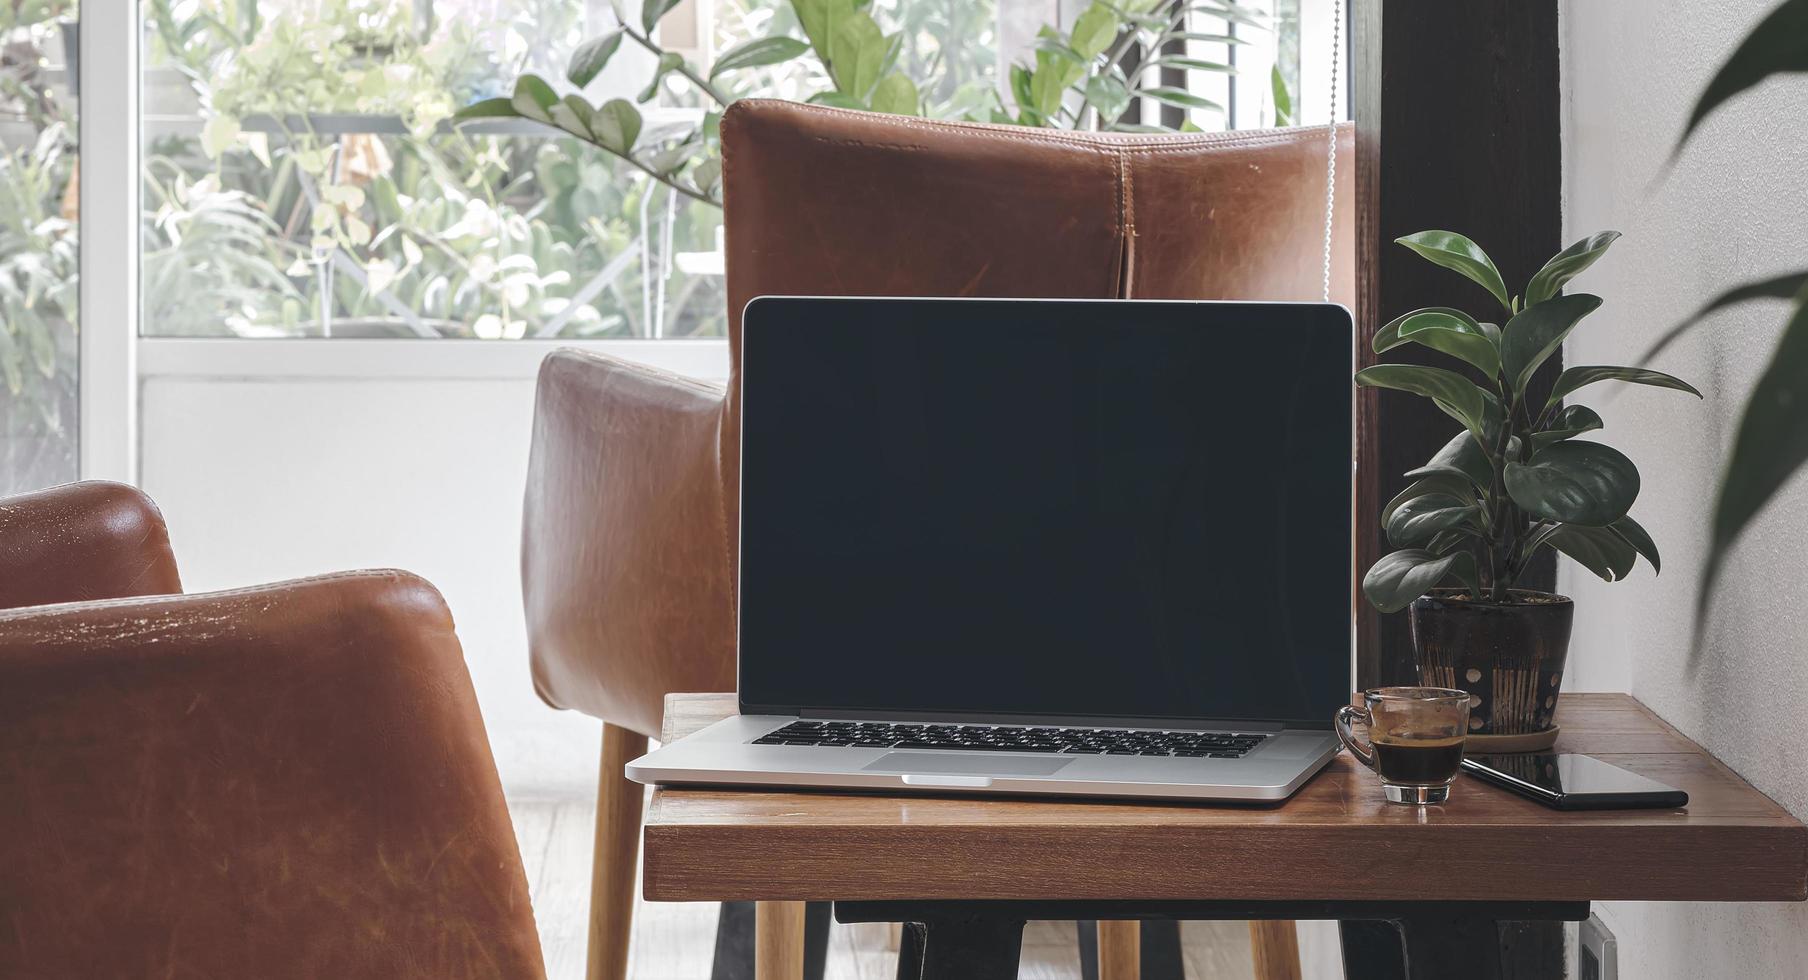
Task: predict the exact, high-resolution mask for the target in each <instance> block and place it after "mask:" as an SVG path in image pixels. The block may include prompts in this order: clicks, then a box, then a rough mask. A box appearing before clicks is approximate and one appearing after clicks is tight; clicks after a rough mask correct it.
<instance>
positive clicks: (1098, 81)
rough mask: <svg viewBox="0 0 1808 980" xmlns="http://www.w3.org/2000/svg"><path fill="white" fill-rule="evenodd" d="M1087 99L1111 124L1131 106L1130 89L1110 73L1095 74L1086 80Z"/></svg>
mask: <svg viewBox="0 0 1808 980" xmlns="http://www.w3.org/2000/svg"><path fill="white" fill-rule="evenodd" d="M1086 101H1087V103H1089V104H1090V105H1091V106H1092V107H1093V108H1094V109H1097V110H1098V113H1099V118H1100V119H1102V120H1104V121H1105V122H1106V123H1108V124H1109V123H1112V122H1115V121H1116V120H1117V117H1119V116H1121V115H1123V114H1124V110H1125V109H1128V108H1130V90H1129V89H1128V88H1125V87H1124V83H1123V82H1121V81H1119V80H1118V79H1116V78H1114V77H1112V76H1110V75H1094V76H1092V77H1091V78H1088V79H1087V80H1086Z"/></svg>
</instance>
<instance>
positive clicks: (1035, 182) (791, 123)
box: [722, 99, 1355, 527]
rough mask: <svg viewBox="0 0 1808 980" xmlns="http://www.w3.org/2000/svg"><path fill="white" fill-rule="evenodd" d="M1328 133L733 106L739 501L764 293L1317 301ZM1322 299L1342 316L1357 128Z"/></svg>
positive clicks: (726, 157) (731, 246)
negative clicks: (745, 376) (1149, 131)
mask: <svg viewBox="0 0 1808 980" xmlns="http://www.w3.org/2000/svg"><path fill="white" fill-rule="evenodd" d="M1329 135H1330V134H1329V133H1327V131H1326V130H1325V128H1324V127H1316V128H1300V129H1282V130H1259V131H1245V132H1232V133H1211V134H1198V133H1195V134H1180V133H1176V134H1169V135H1148V136H1142V135H1134V136H1132V135H1119V134H1099V133H1076V132H1066V131H1056V130H1038V129H1024V128H1020V127H1013V126H992V125H983V124H977V123H957V122H941V121H933V120H925V119H912V118H906V117H900V116H888V115H881V114H878V113H868V112H852V111H848V110H844V109H835V108H830V107H825V106H811V105H801V104H798V103H794V102H781V101H775V100H765V99H744V100H742V101H740V102H736V103H735V104H734V105H732V106H730V107H729V109H728V111H727V113H725V114H724V115H723V117H722V159H723V165H722V175H723V186H724V194H725V203H726V208H727V232H726V237H727V252H728V315H729V342H730V346H731V349H732V354H733V371H734V373H733V374H731V376H730V378H729V390H728V404H727V412H726V417H725V420H724V421H725V424H724V425H723V444H722V456H723V471H724V474H725V478H726V479H727V480H728V481H729V486H728V505H729V510H730V518H731V523H730V526H731V527H732V526H735V525H734V524H733V519H734V517H735V515H736V506H737V502H738V496H737V494H736V493H735V492H734V481H735V480H736V476H737V474H738V473H739V466H738V461H739V448H740V425H739V401H740V400H739V391H738V384H739V368H740V350H741V347H740V341H741V337H740V330H741V311H742V309H743V308H744V307H745V306H746V304H747V302H748V301H749V300H751V299H753V298H754V297H755V296H760V295H802V296H987V297H1051V298H1069V297H1078V298H1094V299H1106V298H1134V299H1252V300H1319V299H1321V298H1323V296H1324V269H1325V203H1326V194H1325V191H1326V186H1325V184H1326V180H1325V177H1326V163H1327V158H1328V156H1329V153H1328V150H1329V147H1328V146H1327V140H1328V137H1329ZM1337 138H1338V161H1337V162H1338V166H1337V183H1338V187H1337V194H1336V201H1337V206H1336V215H1335V218H1336V220H1335V221H1334V223H1333V229H1332V231H1333V242H1332V249H1331V299H1332V300H1334V301H1336V302H1341V303H1343V304H1345V305H1346V306H1353V305H1354V281H1355V276H1354V244H1353V243H1354V242H1355V233H1354V231H1355V229H1354V226H1353V217H1354V214H1355V209H1354V207H1353V206H1352V201H1351V194H1352V187H1353V181H1352V179H1351V177H1352V174H1353V171H1354V169H1355V167H1354V166H1353V162H1354V161H1353V153H1354V130H1353V129H1352V128H1351V127H1349V126H1348V125H1345V126H1342V127H1339V131H1338V133H1337Z"/></svg>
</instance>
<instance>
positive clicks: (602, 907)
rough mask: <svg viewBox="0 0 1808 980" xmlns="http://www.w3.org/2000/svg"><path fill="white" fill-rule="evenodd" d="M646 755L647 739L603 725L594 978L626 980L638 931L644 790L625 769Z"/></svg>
mask: <svg viewBox="0 0 1808 980" xmlns="http://www.w3.org/2000/svg"><path fill="white" fill-rule="evenodd" d="M646 751H647V737H646V736H645V735H641V734H639V733H637V732H631V731H628V730H627V729H625V728H617V727H616V726H614V725H610V724H607V723H605V724H604V725H603V750H602V762H601V763H600V765H599V766H598V767H597V779H596V852H595V855H594V856H593V857H592V859H591V862H590V948H589V956H588V957H587V967H586V970H585V976H587V977H588V978H589V980H627V976H628V938H629V936H630V935H632V934H633V931H634V864H635V859H636V858H637V857H638V856H639V854H640V821H641V816H642V813H643V808H644V806H645V802H646V796H645V788H644V787H642V786H641V785H640V784H639V783H635V782H630V781H629V779H628V777H627V776H624V775H622V767H623V766H625V765H627V764H628V763H629V762H631V761H632V760H634V759H635V758H636V757H638V756H640V755H641V754H643V753H645V752H646Z"/></svg>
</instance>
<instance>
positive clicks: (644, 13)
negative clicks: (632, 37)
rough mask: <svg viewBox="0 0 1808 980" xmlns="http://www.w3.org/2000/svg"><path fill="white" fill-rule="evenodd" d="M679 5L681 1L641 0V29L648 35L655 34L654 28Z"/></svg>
mask: <svg viewBox="0 0 1808 980" xmlns="http://www.w3.org/2000/svg"><path fill="white" fill-rule="evenodd" d="M679 3H680V0H640V26H641V29H642V30H645V31H646V32H647V33H648V34H651V33H653V28H654V27H655V26H657V25H658V24H659V18H661V17H664V16H665V15H666V14H667V13H668V12H669V11H670V10H671V9H672V8H673V7H676V6H678V4H679Z"/></svg>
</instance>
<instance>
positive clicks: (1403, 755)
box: [1337, 687, 1469, 806]
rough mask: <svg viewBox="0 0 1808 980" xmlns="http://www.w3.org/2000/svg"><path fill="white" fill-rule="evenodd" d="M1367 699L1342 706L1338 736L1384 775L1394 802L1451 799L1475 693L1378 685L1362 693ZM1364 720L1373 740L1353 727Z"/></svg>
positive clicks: (1385, 790) (1386, 791) (1386, 790)
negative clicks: (1364, 740) (1471, 696)
mask: <svg viewBox="0 0 1808 980" xmlns="http://www.w3.org/2000/svg"><path fill="white" fill-rule="evenodd" d="M1362 704H1363V706H1362V707H1360V708H1358V707H1355V706H1354V705H1345V706H1344V707H1342V708H1339V709H1337V737H1338V738H1341V739H1343V744H1344V745H1347V746H1349V749H1350V754H1351V755H1354V756H1355V757H1356V758H1357V760H1358V761H1360V762H1361V763H1362V764H1363V765H1365V766H1368V767H1369V768H1370V769H1373V770H1375V772H1376V773H1378V774H1380V776H1381V791H1382V792H1383V793H1384V794H1386V796H1387V799H1388V802H1390V803H1408V804H1417V805H1421V806H1423V805H1425V804H1428V803H1442V802H1444V801H1445V800H1447V799H1449V798H1450V783H1451V781H1452V780H1454V779H1456V774H1457V770H1458V769H1460V768H1461V767H1462V763H1463V739H1464V737H1465V736H1466V735H1467V734H1468V732H1469V692H1467V691H1457V690H1452V689H1450V688H1445V687H1378V688H1375V689H1374V690H1371V691H1364V692H1362ZM1358 721H1360V722H1362V723H1363V724H1364V725H1366V726H1368V730H1369V739H1368V744H1367V745H1364V744H1362V742H1360V741H1359V740H1357V738H1356V733H1355V732H1354V731H1352V730H1351V727H1350V726H1351V724H1352V723H1353V722H1358Z"/></svg>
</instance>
